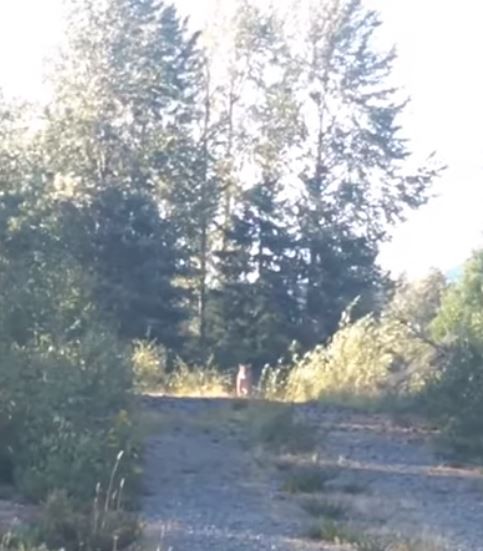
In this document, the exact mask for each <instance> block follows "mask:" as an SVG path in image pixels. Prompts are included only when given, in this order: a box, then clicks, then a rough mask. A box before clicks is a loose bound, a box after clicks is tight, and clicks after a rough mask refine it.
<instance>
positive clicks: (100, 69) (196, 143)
mask: <svg viewBox="0 0 483 551" xmlns="http://www.w3.org/2000/svg"><path fill="white" fill-rule="evenodd" d="M56 70H57V73H56V75H55V81H54V84H55V87H54V88H55V90H56V98H55V102H54V104H53V106H52V107H51V109H50V110H49V113H48V115H49V126H48V130H47V133H46V139H45V148H46V151H47V152H48V153H49V154H50V157H51V166H52V170H53V171H54V172H56V173H58V174H60V175H63V176H64V178H63V181H64V182H68V185H70V186H71V188H72V192H71V196H70V198H69V201H70V203H71V205H72V206H75V208H76V209H77V210H78V211H79V212H78V213H77V214H75V213H74V214H73V218H72V220H74V219H76V220H80V219H83V220H90V223H91V225H90V226H89V224H87V226H86V225H83V226H82V225H81V226H80V228H81V229H83V231H85V232H87V233H86V234H85V235H84V236H83V238H84V242H89V240H92V243H91V247H84V248H83V249H82V250H83V254H84V259H83V261H84V262H85V263H86V265H89V266H90V267H91V269H92V270H93V271H95V272H96V273H97V277H99V278H100V283H99V286H100V289H105V290H106V292H105V300H103V301H102V302H103V304H104V306H105V307H106V308H108V309H109V310H110V311H111V313H113V314H116V315H117V316H119V317H120V319H119V324H120V327H121V328H122V333H123V334H124V335H125V336H129V337H145V336H146V335H147V333H146V331H147V329H148V327H149V328H150V331H148V334H151V336H153V337H157V338H159V339H160V340H161V342H163V343H165V344H169V345H170V346H171V345H173V346H174V343H175V342H178V343H179V342H180V339H178V338H175V337H174V333H176V331H179V330H180V326H179V323H178V321H180V320H181V318H182V317H183V316H182V315H181V312H180V310H179V309H180V307H181V306H184V309H185V310H186V312H187V311H188V310H189V303H190V301H189V296H188V293H187V292H186V290H189V289H191V288H193V287H194V286H195V285H196V281H197V280H196V279H194V278H197V274H196V272H195V268H196V267H197V266H196V258H195V257H196V255H197V254H199V250H200V247H199V246H197V245H196V244H194V237H195V228H196V226H197V223H198V222H199V220H200V217H204V216H206V215H205V210H206V207H205V206H204V204H205V203H206V199H203V198H202V193H201V191H204V187H203V185H204V183H205V182H206V181H208V180H209V176H208V175H207V174H206V175H205V173H206V172H207V171H206V170H205V171H204V172H203V170H201V172H202V173H203V175H202V176H200V166H201V165H202V163H203V162H205V157H206V155H205V150H206V148H205V147H204V146H203V139H204V137H203V136H201V137H200V135H197V134H196V132H195V131H196V130H197V129H198V128H200V126H201V125H202V123H203V116H204V112H203V107H202V105H201V104H200V102H199V99H200V94H201V90H200V82H199V81H200V76H201V57H200V54H199V52H198V49H197V35H196V34H190V33H189V32H188V30H187V25H186V22H182V21H181V20H180V18H179V17H178V14H177V13H176V10H175V8H174V7H173V6H171V5H166V4H164V3H162V2H155V1H154V0H106V2H99V3H94V2H90V1H89V0H79V1H74V0H73V1H72V11H71V32H70V34H69V40H68V43H67V46H66V48H65V50H64V53H63V56H62V58H61V59H60V62H59V64H58V66H57V68H56ZM200 204H203V208H200ZM201 211H202V212H201ZM70 212H71V214H72V210H71V211H70ZM102 240H104V241H103V242H101V241H102ZM87 251H90V253H91V254H92V256H91V258H86V256H85V255H86V254H87ZM101 252H102V254H101ZM107 258H108V259H109V262H108V263H107V264H106V259H107ZM128 258H130V259H131V261H134V260H135V261H136V266H135V267H133V266H132V264H131V263H130V262H128ZM193 280H194V281H195V283H192V282H193ZM126 297H130V298H126ZM121 302H123V303H124V306H123V307H122V308H121V307H120V303H121ZM136 312H137V313H136ZM156 312H157V313H156ZM184 327H186V326H184ZM178 351H179V348H178Z"/></svg>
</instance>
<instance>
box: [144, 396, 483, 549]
mask: <svg viewBox="0 0 483 551" xmlns="http://www.w3.org/2000/svg"><path fill="white" fill-rule="evenodd" d="M143 402H144V405H145V423H146V425H147V426H148V428H149V433H150V437H149V439H148V442H147V448H146V457H145V480H144V484H145V492H144V494H145V495H144V499H143V516H144V521H145V525H146V528H145V538H146V541H145V546H144V548H145V549H147V550H149V551H151V550H155V549H158V548H159V549H160V550H161V551H168V549H171V550H172V551H265V550H267V551H268V550H275V551H276V550H279V551H290V550H300V551H305V550H315V549H317V550H351V549H352V550H359V551H441V550H449V551H479V550H481V551H483V522H482V520H483V478H482V476H481V474H480V473H479V472H478V471H477V470H470V469H466V470H465V469H456V468H453V469H452V468H449V467H443V466H440V465H439V463H438V461H437V460H436V459H435V456H434V454H433V453H432V452H431V449H430V447H429V446H428V445H427V435H426V434H424V432H423V431H421V430H419V429H415V428H411V427H406V428H404V427H402V426H399V425H397V424H396V423H394V422H392V421H390V420H389V419H388V418H386V417H384V416H377V415H370V414H360V413H353V412H350V411H343V410H341V409H334V408H321V407H319V406H315V405H300V406H295V407H294V408H293V409H291V408H288V407H287V406H282V405H276V404H269V403H266V402H259V403H253V404H252V403H249V402H240V401H237V400H230V399H199V398H194V399H183V398H167V397H147V396H146V397H144V398H143Z"/></svg>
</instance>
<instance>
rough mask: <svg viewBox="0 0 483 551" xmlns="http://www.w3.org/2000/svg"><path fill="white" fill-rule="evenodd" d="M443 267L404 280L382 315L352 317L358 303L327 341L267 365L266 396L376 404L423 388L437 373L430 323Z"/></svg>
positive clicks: (441, 284) (264, 374)
mask: <svg viewBox="0 0 483 551" xmlns="http://www.w3.org/2000/svg"><path fill="white" fill-rule="evenodd" d="M444 286H445V283H444V278H443V277H442V276H441V274H439V273H438V272H436V273H434V274H432V275H431V276H430V277H429V278H427V279H425V280H422V281H420V282H416V283H414V284H412V285H408V284H406V283H404V282H401V283H400V285H399V286H398V288H397V289H396V292H395V293H394V296H393V297H392V300H391V301H390V302H389V303H388V304H387V305H386V307H385V308H384V309H383V311H382V312H381V313H380V315H379V316H377V317H376V316H375V315H374V314H371V315H367V316H365V317H363V318H360V319H358V320H356V321H355V322H351V320H350V313H351V309H352V307H353V305H351V306H349V308H348V309H347V310H346V311H345V312H344V314H343V316H342V320H341V323H340V325H339V329H338V331H337V332H336V333H335V334H334V335H333V336H332V338H331V339H330V340H329V341H328V342H327V343H326V344H320V345H319V346H317V347H315V348H314V349H313V350H311V351H309V352H307V353H306V354H305V355H302V356H300V355H298V354H293V356H292V362H291V363H289V364H288V365H283V364H279V365H277V366H276V367H275V368H270V367H266V368H265V369H264V371H263V372H262V377H261V383H260V384H261V388H262V392H263V394H264V395H265V396H267V397H271V398H277V399H286V400H290V401H304V400H313V399H320V398H322V399H328V400H335V401H338V402H344V403H350V404H351V405H358V404H363V405H367V404H369V403H375V402H376V403H377V402H380V401H383V400H385V399H386V398H388V397H391V400H392V401H393V402H394V398H401V399H407V398H409V397H413V396H415V395H417V394H418V393H419V391H420V390H421V389H422V388H423V387H424V386H425V384H426V381H427V379H428V377H429V376H430V375H431V374H432V373H433V372H434V363H435V357H436V356H437V353H438V350H437V346H436V345H435V343H434V342H433V340H432V338H431V333H430V325H431V323H432V321H433V319H434V317H435V316H436V314H437V311H438V307H439V304H440V301H441V295H442V293H443V290H444Z"/></svg>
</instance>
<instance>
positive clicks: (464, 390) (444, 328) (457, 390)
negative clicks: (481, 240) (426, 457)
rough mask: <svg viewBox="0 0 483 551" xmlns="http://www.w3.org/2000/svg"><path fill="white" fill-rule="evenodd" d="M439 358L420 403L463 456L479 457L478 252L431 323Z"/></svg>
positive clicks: (481, 266) (481, 275)
mask: <svg viewBox="0 0 483 551" xmlns="http://www.w3.org/2000/svg"><path fill="white" fill-rule="evenodd" d="M432 329H433V335H434V338H435V339H437V340H438V342H439V343H440V345H441V347H442V351H443V353H442V354H441V356H440V358H439V364H438V367H439V369H438V371H437V372H436V373H434V375H433V376H432V377H431V378H430V379H429V382H428V385H427V387H426V389H425V392H424V393H423V394H422V399H421V402H422V403H423V405H424V406H425V408H426V410H427V412H428V413H429V414H430V415H432V416H433V417H434V418H435V419H436V420H437V421H438V422H439V424H440V425H441V427H442V428H443V429H444V439H445V440H446V442H448V443H450V444H451V445H452V447H453V448H454V449H455V450H457V451H458V452H460V453H462V454H464V455H471V456H479V457H480V458H482V457H483V430H482V429H481V418H482V415H483V251H482V252H478V253H475V254H474V256H473V257H472V258H471V259H470V260H469V261H468V263H467V264H466V266H465V270H464V274H463V278H462V279H461V281H460V282H458V283H456V284H454V285H452V286H451V287H450V288H449V289H448V290H447V292H446V294H445V296H444V298H443V302H442V305H441V309H440V312H439V314H438V316H437V317H436V318H435V320H434V322H433V323H432Z"/></svg>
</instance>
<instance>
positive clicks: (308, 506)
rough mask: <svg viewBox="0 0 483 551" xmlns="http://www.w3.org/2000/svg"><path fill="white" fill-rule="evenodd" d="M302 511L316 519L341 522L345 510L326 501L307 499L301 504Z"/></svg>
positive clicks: (334, 503)
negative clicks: (322, 518)
mask: <svg viewBox="0 0 483 551" xmlns="http://www.w3.org/2000/svg"><path fill="white" fill-rule="evenodd" d="M302 509H303V510H304V511H305V512H306V513H308V514H309V515H310V516H312V517H316V518H319V517H324V518H326V519H331V520H341V519H343V518H344V517H345V516H346V510H345V508H344V507H343V506H342V505H341V504H340V503H336V502H334V501H329V500H326V499H315V498H313V499H307V500H305V501H304V502H302Z"/></svg>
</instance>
